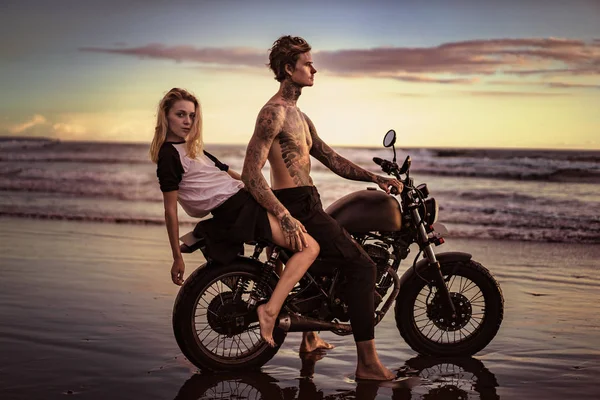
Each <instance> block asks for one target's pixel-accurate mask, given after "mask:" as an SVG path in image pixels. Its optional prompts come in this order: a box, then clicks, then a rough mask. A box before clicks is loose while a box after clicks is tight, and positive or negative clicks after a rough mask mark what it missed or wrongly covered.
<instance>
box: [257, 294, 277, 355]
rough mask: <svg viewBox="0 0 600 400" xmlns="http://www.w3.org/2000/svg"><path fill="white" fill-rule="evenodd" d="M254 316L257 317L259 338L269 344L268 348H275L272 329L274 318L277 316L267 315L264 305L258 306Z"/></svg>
mask: <svg viewBox="0 0 600 400" xmlns="http://www.w3.org/2000/svg"><path fill="white" fill-rule="evenodd" d="M256 314H257V315H258V324H259V325H260V336H261V337H262V338H263V339H264V340H265V342H267V343H268V344H269V346H271V347H275V341H274V340H273V328H275V318H276V317H277V315H271V314H269V312H268V311H267V306H266V304H261V305H260V306H258V308H257V309H256Z"/></svg>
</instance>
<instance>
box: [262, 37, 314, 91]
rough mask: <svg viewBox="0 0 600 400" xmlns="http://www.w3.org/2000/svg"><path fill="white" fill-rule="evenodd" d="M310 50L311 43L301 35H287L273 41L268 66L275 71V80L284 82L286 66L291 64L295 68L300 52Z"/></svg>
mask: <svg viewBox="0 0 600 400" xmlns="http://www.w3.org/2000/svg"><path fill="white" fill-rule="evenodd" d="M310 50H311V47H310V45H309V44H308V43H307V42H306V40H304V39H302V38H301V37H299V36H290V35H286V36H282V37H280V38H279V39H277V40H276V41H275V42H273V47H271V48H270V49H269V64H268V66H269V68H271V69H272V70H273V72H274V73H275V80H277V82H282V81H283V80H284V79H285V78H286V76H287V74H286V73H285V66H286V65H288V64H290V65H291V66H292V68H295V67H296V61H298V57H299V56H300V54H302V53H306V52H309V51H310Z"/></svg>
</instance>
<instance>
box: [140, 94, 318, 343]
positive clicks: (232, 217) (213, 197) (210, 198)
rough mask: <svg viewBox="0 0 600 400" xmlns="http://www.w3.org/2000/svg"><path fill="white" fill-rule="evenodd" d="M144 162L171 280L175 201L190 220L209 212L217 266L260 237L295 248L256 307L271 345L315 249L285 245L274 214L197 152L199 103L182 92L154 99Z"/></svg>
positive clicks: (176, 275)
mask: <svg viewBox="0 0 600 400" xmlns="http://www.w3.org/2000/svg"><path fill="white" fill-rule="evenodd" d="M157 114H158V115H157V122H156V129H155V132H154V139H153V140H152V144H151V146H150V158H151V159H152V161H153V162H155V163H156V164H157V171H156V173H157V176H158V181H159V185H160V190H161V191H162V193H163V200H164V207H165V223H166V226H167V233H168V236H169V243H170V245H171V251H172V253H173V265H172V267H171V279H172V280H173V283H175V284H176V285H182V284H183V274H184V272H185V264H184V262H183V257H182V255H181V252H180V249H179V221H178V217H177V203H178V202H179V204H180V205H181V207H182V208H183V210H184V211H185V212H186V213H187V214H188V215H190V216H191V217H197V218H201V217H204V216H206V215H207V214H208V213H212V215H213V218H212V219H211V220H210V224H209V225H207V226H208V227H209V228H210V229H206V230H204V231H202V233H203V234H204V235H205V236H206V238H207V243H208V249H207V250H208V254H209V256H210V257H211V258H213V259H215V260H216V261H219V262H228V261H231V260H233V258H235V256H236V255H237V254H238V251H237V250H238V249H239V248H240V246H241V245H242V244H243V242H246V241H252V240H258V239H264V240H268V241H270V242H272V243H275V244H277V245H279V246H282V247H285V248H288V249H292V250H297V252H296V253H294V255H293V256H292V257H290V259H289V261H288V262H287V264H286V268H285V270H284V271H283V273H282V274H281V277H280V280H279V282H278V283H277V286H276V287H275V290H274V291H273V294H272V295H271V298H270V299H269V301H268V303H266V304H263V305H261V306H259V307H258V309H257V313H258V318H259V324H260V334H261V336H262V338H263V339H264V340H265V341H266V342H268V343H269V344H270V345H271V346H274V345H275V343H274V341H273V337H272V333H273V327H274V325H275V320H276V318H277V315H278V314H279V311H280V310H281V307H282V305H283V302H284V301H285V299H286V297H287V296H288V294H289V292H290V290H291V289H292V288H293V287H294V285H295V284H296V283H297V282H298V281H299V280H300V278H302V276H303V275H304V273H305V272H306V270H307V269H308V268H309V267H310V265H311V264H312V263H313V261H314V260H315V258H316V257H317V255H318V254H319V245H318V244H317V242H316V241H315V240H314V239H313V238H312V237H311V236H310V235H308V234H307V233H304V237H303V238H302V239H300V238H299V240H298V242H297V243H296V244H295V245H292V246H290V245H288V244H287V243H286V238H285V236H284V232H283V231H282V228H281V226H280V224H279V222H278V221H279V220H278V219H277V218H275V216H273V215H271V214H269V213H267V211H266V210H265V209H264V208H263V207H261V206H260V205H259V204H258V203H257V202H256V200H254V198H253V197H252V196H251V195H250V194H249V193H248V192H247V191H246V189H245V188H244V183H243V182H242V181H241V180H240V175H239V174H238V173H236V172H234V171H232V170H230V169H229V167H228V166H227V165H225V164H223V163H221V162H219V160H217V159H216V158H215V157H214V156H212V155H211V154H209V153H207V152H206V151H204V149H203V142H202V114H201V110H200V103H199V102H198V100H197V99H196V97H195V96H193V95H192V94H191V93H189V92H188V91H186V90H184V89H179V88H174V89H171V90H170V91H169V92H168V93H167V94H166V95H165V96H164V97H163V99H162V100H161V101H160V104H159V106H158V113H157Z"/></svg>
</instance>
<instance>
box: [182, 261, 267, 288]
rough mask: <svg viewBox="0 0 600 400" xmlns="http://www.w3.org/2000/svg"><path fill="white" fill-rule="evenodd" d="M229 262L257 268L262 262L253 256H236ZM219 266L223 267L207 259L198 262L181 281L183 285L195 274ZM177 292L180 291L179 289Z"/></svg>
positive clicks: (259, 267)
mask: <svg viewBox="0 0 600 400" xmlns="http://www.w3.org/2000/svg"><path fill="white" fill-rule="evenodd" d="M230 264H246V265H250V266H254V267H256V268H258V269H261V268H262V267H263V263H262V262H260V261H259V260H255V259H254V258H250V257H245V256H237V257H236V258H235V259H234V260H233V261H232V262H231V263H230ZM220 267H223V264H219V263H217V262H214V261H208V262H205V263H204V264H200V265H199V266H198V268H196V269H195V270H194V272H192V273H191V274H190V275H189V276H188V277H187V279H186V280H185V282H183V286H185V284H186V283H187V282H190V281H192V280H193V278H194V277H196V276H197V275H201V274H205V273H206V271H212V270H213V269H215V268H220ZM179 292H180V293H181V290H180V291H179Z"/></svg>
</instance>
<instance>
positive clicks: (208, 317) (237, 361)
mask: <svg viewBox="0 0 600 400" xmlns="http://www.w3.org/2000/svg"><path fill="white" fill-rule="evenodd" d="M261 267H262V264H259V263H256V264H251V263H248V262H244V261H242V260H236V261H234V262H233V263H232V264H229V265H220V266H215V267H204V268H202V269H198V270H196V271H195V272H194V273H193V274H192V275H190V277H189V278H188V279H187V280H186V282H185V283H184V284H183V286H182V287H181V289H180V291H179V294H178V296H177V299H176V300H175V305H174V307H173V332H174V334H175V339H176V340H177V344H178V345H179V348H180V349H181V351H182V353H183V355H185V356H186V357H187V359H188V360H189V361H191V362H192V363H193V364H194V365H195V366H197V367H198V368H200V369H202V370H209V371H239V370H249V369H258V368H260V367H261V366H263V365H264V364H265V363H266V362H267V361H269V360H270V359H271V358H273V356H274V355H275V354H276V353H277V351H278V350H279V347H280V346H281V344H282V343H283V341H284V339H285V336H286V334H285V332H284V331H282V330H281V329H278V328H275V329H274V331H273V339H274V340H275V343H276V346H275V347H271V346H269V345H268V344H267V343H266V342H265V341H264V340H263V339H262V338H261V336H260V329H259V324H258V321H257V317H256V311H255V310H249V309H248V299H249V296H250V292H251V291H252V290H253V289H254V287H255V286H256V285H257V283H258V281H259V279H260V274H261ZM274 287H275V282H269V283H268V285H267V288H266V290H267V292H268V293H267V294H268V295H270V293H271V292H272V288H274Z"/></svg>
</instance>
